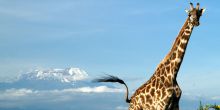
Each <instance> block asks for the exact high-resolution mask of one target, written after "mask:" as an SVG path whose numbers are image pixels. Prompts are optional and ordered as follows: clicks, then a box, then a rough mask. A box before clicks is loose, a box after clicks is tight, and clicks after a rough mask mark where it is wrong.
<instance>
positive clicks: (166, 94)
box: [95, 3, 205, 110]
mask: <svg viewBox="0 0 220 110" xmlns="http://www.w3.org/2000/svg"><path fill="white" fill-rule="evenodd" d="M204 11H205V9H200V8H199V3H197V6H196V7H195V8H194V7H193V4H192V3H190V10H186V12H187V13H188V17H187V19H186V21H185V23H184V25H183V26H182V28H181V30H180V32H179V34H178V36H177V38H176V39H175V41H174V43H173V46H172V48H171V50H170V51H169V53H168V54H167V55H166V56H165V58H164V59H163V60H162V61H161V62H160V63H159V65H158V66H157V68H156V71H155V72H154V74H153V75H152V76H151V78H150V79H149V80H148V81H147V82H146V83H144V84H143V85H142V86H141V87H139V88H138V89H137V90H136V91H135V93H134V94H133V96H132V97H131V98H130V99H128V87H127V85H126V84H125V82H124V81H123V80H121V79H119V78H118V77H116V76H111V75H109V76H106V77H103V78H100V79H96V80H95V81H97V82H118V83H120V84H123V85H125V87H126V102H128V103H130V106H129V110H179V100H180V97H181V93H182V91H181V89H180V87H179V85H178V83H177V80H176V77H177V73H178V71H179V69H180V66H181V63H182V61H183V58H184V54H185V51H186V48H187V44H188V42H189V39H190V36H191V33H192V31H193V28H194V27H195V26H199V25H200V23H199V19H200V16H202V14H203V13H204Z"/></svg>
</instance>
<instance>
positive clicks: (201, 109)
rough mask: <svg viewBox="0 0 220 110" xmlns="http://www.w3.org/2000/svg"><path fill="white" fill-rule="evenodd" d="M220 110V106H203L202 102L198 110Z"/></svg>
mask: <svg viewBox="0 0 220 110" xmlns="http://www.w3.org/2000/svg"><path fill="white" fill-rule="evenodd" d="M209 109H211V110H220V105H216V104H214V105H211V104H206V105H203V104H202V102H200V105H199V109H198V110H209Z"/></svg>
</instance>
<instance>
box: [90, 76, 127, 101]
mask: <svg viewBox="0 0 220 110" xmlns="http://www.w3.org/2000/svg"><path fill="white" fill-rule="evenodd" d="M93 82H112V83H119V84H123V85H124V86H125V87H126V94H125V96H126V99H125V101H126V102H127V103H130V102H131V99H128V95H129V91H128V86H127V84H126V83H125V82H124V81H123V80H122V79H120V78H118V77H116V76H112V75H106V76H104V77H102V78H98V79H94V80H93Z"/></svg>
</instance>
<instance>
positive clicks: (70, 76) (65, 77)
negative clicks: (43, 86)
mask: <svg viewBox="0 0 220 110" xmlns="http://www.w3.org/2000/svg"><path fill="white" fill-rule="evenodd" d="M87 77H88V74H87V73H86V71H84V70H82V69H79V68H67V69H43V70H40V69H37V70H34V71H31V72H28V73H26V74H21V75H20V76H19V78H18V80H24V79H25V80H56V81H60V82H66V83H69V82H74V81H80V80H84V79H86V78H87Z"/></svg>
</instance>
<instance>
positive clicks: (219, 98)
mask: <svg viewBox="0 0 220 110" xmlns="http://www.w3.org/2000/svg"><path fill="white" fill-rule="evenodd" d="M211 99H212V100H220V96H213V97H212V98H211Z"/></svg>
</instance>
